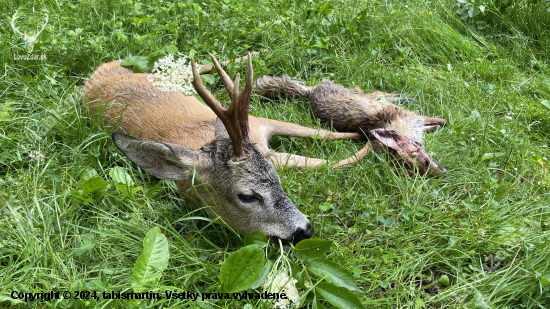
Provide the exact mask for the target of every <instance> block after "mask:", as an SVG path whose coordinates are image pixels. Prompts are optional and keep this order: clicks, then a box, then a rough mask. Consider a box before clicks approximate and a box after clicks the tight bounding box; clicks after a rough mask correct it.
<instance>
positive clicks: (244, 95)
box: [191, 54, 253, 159]
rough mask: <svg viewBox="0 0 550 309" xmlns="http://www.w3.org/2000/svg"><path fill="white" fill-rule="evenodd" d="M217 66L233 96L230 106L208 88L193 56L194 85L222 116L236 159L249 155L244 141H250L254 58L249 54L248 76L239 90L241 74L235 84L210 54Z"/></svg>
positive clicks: (207, 103) (217, 113) (200, 94)
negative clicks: (224, 104) (214, 95)
mask: <svg viewBox="0 0 550 309" xmlns="http://www.w3.org/2000/svg"><path fill="white" fill-rule="evenodd" d="M210 57H212V60H213V62H214V65H215V66H216V70H217V71H218V74H219V75H220V76H221V78H222V81H223V83H224V86H225V88H226V89H227V92H228V93H229V95H230V97H231V105H229V108H225V107H223V106H222V105H221V104H220V102H218V100H216V99H215V98H214V97H213V96H212V94H210V93H209V92H208V90H206V88H205V87H204V85H203V84H202V81H201V79H200V76H199V71H198V70H197V66H196V64H195V60H194V59H192V58H191V68H192V70H193V87H194V88H195V90H196V91H197V93H198V94H199V96H200V97H201V98H202V99H203V100H204V102H205V103H206V105H208V106H209V107H210V109H212V111H214V113H215V114H216V116H218V117H219V118H220V120H221V121H222V122H223V125H224V126H225V128H226V130H227V133H228V134H229V138H230V139H231V142H232V143H233V153H234V156H235V158H236V159H243V158H246V157H247V155H246V154H245V152H244V149H243V141H244V142H245V143H250V136H249V128H248V106H249V104H250V96H251V94H252V78H253V73H252V60H251V57H250V54H249V55H248V76H247V80H246V84H245V87H244V89H243V91H241V92H239V80H240V74H237V77H236V78H235V84H233V82H232V81H231V79H230V78H229V76H228V75H227V73H225V71H224V70H223V69H222V68H221V66H220V64H219V63H218V61H217V60H216V58H215V57H214V56H213V55H210Z"/></svg>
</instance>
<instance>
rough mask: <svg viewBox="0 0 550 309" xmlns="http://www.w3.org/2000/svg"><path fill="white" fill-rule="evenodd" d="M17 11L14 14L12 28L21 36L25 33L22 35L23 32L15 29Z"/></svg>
mask: <svg viewBox="0 0 550 309" xmlns="http://www.w3.org/2000/svg"><path fill="white" fill-rule="evenodd" d="M16 16H17V11H15V14H13V18H12V19H11V27H12V29H13V31H15V32H17V33H19V34H20V35H25V34H23V33H21V31H19V29H17V28H15V19H17V17H16Z"/></svg>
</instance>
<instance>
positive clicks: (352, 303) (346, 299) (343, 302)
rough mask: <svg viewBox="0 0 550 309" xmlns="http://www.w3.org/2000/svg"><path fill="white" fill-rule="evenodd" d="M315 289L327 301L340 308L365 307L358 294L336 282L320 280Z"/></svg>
mask: <svg viewBox="0 0 550 309" xmlns="http://www.w3.org/2000/svg"><path fill="white" fill-rule="evenodd" d="M315 291H317V293H319V294H321V296H323V298H325V300H326V301H328V302H329V303H331V304H332V305H333V306H336V307H338V308H341V309H348V308H350V309H356V308H364V307H363V305H362V304H361V301H360V300H359V298H358V297H357V295H355V294H354V293H353V292H351V291H350V290H348V289H346V288H339V287H337V286H335V285H334V284H330V283H326V282H320V283H318V284H317V285H316V286H315Z"/></svg>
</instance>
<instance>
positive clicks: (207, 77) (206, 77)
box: [200, 74, 216, 85]
mask: <svg viewBox="0 0 550 309" xmlns="http://www.w3.org/2000/svg"><path fill="white" fill-rule="evenodd" d="M200 77H201V80H202V82H203V83H204V84H209V85H213V84H215V83H216V78H215V77H214V76H213V75H212V74H203V75H201V76H200Z"/></svg>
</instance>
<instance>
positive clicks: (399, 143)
mask: <svg viewBox="0 0 550 309" xmlns="http://www.w3.org/2000/svg"><path fill="white" fill-rule="evenodd" d="M370 133H371V134H372V135H373V136H374V137H375V138H376V139H377V140H378V141H379V142H380V143H382V144H383V145H386V146H388V147H389V148H391V149H394V150H396V151H397V152H399V153H411V152H417V151H418V150H419V147H418V146H419V145H414V144H418V143H414V144H413V143H411V141H410V140H409V139H408V138H406V137H405V136H403V135H400V134H399V133H397V132H395V131H393V130H386V129H374V130H371V131H370ZM420 146H421V145H420Z"/></svg>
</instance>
